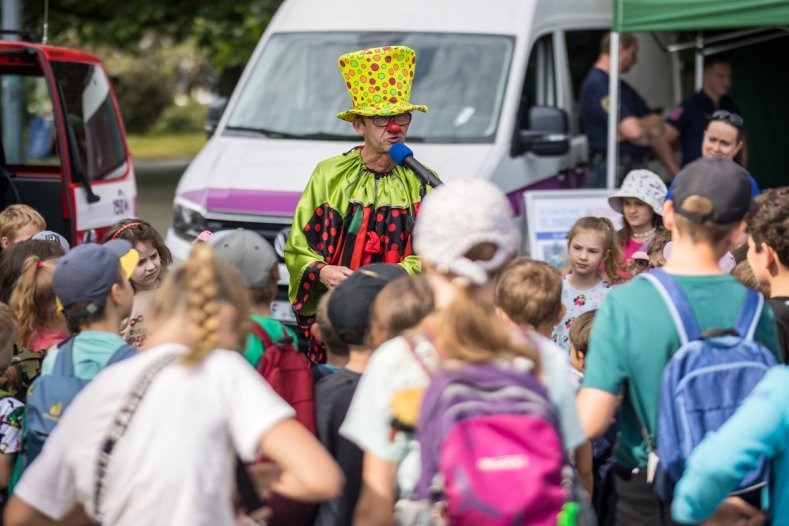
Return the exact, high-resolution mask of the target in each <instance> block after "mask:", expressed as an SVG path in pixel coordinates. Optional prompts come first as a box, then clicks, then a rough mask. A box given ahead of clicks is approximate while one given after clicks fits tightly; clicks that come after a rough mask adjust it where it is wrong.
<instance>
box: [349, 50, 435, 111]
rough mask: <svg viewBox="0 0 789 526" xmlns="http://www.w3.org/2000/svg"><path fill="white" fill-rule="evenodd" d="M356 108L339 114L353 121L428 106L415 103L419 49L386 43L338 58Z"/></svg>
mask: <svg viewBox="0 0 789 526" xmlns="http://www.w3.org/2000/svg"><path fill="white" fill-rule="evenodd" d="M337 64H338V65H339V66H340V71H341V72H342V77H343V79H344V80H345V87H346V88H347V89H348V94H349V95H350V96H351V101H352V102H353V109H351V110H347V111H344V112H342V113H338V114H337V117H339V118H340V119H342V120H344V121H349V122H352V121H353V120H354V119H356V117H372V116H374V115H384V116H386V115H397V114H399V113H408V112H411V111H414V110H419V111H422V112H426V111H427V106H424V105H421V104H411V102H410V98H411V85H412V83H413V81H414V69H415V68H416V52H414V50H413V49H411V48H408V47H405V46H384V47H378V48H373V49H365V50H361V51H354V52H353V53H347V54H345V55H343V56H341V57H340V58H339V59H338V60H337Z"/></svg>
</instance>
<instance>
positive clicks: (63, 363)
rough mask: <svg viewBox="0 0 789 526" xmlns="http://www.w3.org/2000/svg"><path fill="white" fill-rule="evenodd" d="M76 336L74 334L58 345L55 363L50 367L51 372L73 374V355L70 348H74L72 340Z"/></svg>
mask: <svg viewBox="0 0 789 526" xmlns="http://www.w3.org/2000/svg"><path fill="white" fill-rule="evenodd" d="M76 338H77V335H76V334H75V335H74V336H72V337H71V338H69V339H67V340H66V341H64V342H63V343H61V344H60V345H58V353H57V355H56V356H55V363H54V365H53V367H52V374H55V375H57V376H66V377H71V376H74V357H73V353H72V350H73V348H74V340H75V339H76Z"/></svg>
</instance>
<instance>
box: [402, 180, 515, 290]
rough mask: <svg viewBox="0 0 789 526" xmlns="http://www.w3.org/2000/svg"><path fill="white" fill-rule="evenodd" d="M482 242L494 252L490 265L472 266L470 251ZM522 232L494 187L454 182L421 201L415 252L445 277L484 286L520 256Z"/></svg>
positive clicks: (467, 182) (439, 188) (473, 263)
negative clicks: (448, 275) (517, 252)
mask: <svg viewBox="0 0 789 526" xmlns="http://www.w3.org/2000/svg"><path fill="white" fill-rule="evenodd" d="M481 243H490V244H492V245H494V246H495V247H496V252H495V253H494V254H493V257H492V258H491V259H490V260H487V261H472V260H470V259H468V258H466V257H465V255H466V254H467V253H468V251H469V250H470V249H471V248H472V247H474V246H476V245H479V244H481ZM519 245H520V232H518V228H517V225H516V222H515V217H514V215H513V213H512V207H511V206H510V203H509V201H508V200H507V198H506V197H505V196H504V194H503V193H502V192H501V190H499V188H498V187H497V186H495V185H494V184H493V183H491V182H489V181H485V180H481V179H472V180H465V181H451V182H448V183H446V184H444V185H442V186H439V187H438V188H436V189H435V190H433V191H432V192H430V193H429V194H428V195H427V196H426V197H425V199H424V200H423V201H422V205H421V207H420V209H419V215H418V216H417V220H416V226H415V227H414V251H415V252H416V254H417V255H418V256H420V257H421V258H422V259H424V260H425V261H427V262H429V263H430V264H432V265H433V266H434V267H435V268H436V270H438V272H441V273H442V274H455V275H457V276H461V277H464V278H467V279H468V280H470V281H471V282H472V283H474V284H476V285H484V284H485V283H486V282H487V281H488V279H489V278H490V275H491V274H492V273H493V272H495V271H497V270H499V269H500V268H501V267H502V266H503V265H504V264H505V263H506V262H507V261H509V259H510V258H511V257H512V256H513V255H514V254H515V253H516V251H517V250H518V246H519Z"/></svg>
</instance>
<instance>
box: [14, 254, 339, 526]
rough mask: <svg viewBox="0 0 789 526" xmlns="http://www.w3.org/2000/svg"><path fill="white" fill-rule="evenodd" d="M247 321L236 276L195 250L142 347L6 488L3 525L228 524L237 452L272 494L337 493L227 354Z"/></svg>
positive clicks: (313, 496) (278, 402) (312, 452)
mask: <svg viewBox="0 0 789 526" xmlns="http://www.w3.org/2000/svg"><path fill="white" fill-rule="evenodd" d="M247 317H248V299H247V291H246V287H245V286H244V284H243V282H242V281H241V279H240V277H239V276H238V274H237V273H236V272H235V270H233V269H232V268H231V267H229V266H228V265H227V264H225V263H223V262H221V261H218V260H216V259H214V258H213V257H212V254H211V247H209V246H208V245H206V244H204V243H199V244H196V245H195V246H194V247H193V249H192V253H191V254H190V256H189V259H188V261H187V262H186V263H185V264H184V265H181V266H179V267H178V268H176V269H174V270H173V271H171V272H170V273H168V276H167V278H166V279H165V280H164V283H163V284H162V286H161V288H160V290H159V293H158V294H157V295H156V297H155V299H154V301H153V305H152V309H151V318H150V328H151V332H150V333H149V338H148V345H147V346H146V348H145V350H144V351H143V352H141V353H139V354H138V355H137V356H135V357H133V358H131V359H128V360H125V361H123V362H121V363H119V364H117V365H115V366H113V367H110V368H107V369H106V370H104V371H102V372H101V373H100V374H99V375H98V376H97V377H96V378H95V379H94V380H93V382H91V383H90V384H88V386H87V387H85V389H83V391H82V392H81V393H80V396H79V397H77V398H76V399H75V400H74V402H73V403H72V405H71V407H73V410H72V409H70V410H69V411H68V412H67V413H65V415H64V416H63V418H62V419H61V421H60V423H59V425H58V428H57V430H56V432H55V433H54V434H53V435H52V436H51V437H50V440H49V441H48V442H47V447H46V448H45V450H44V452H43V453H42V454H41V456H40V457H39V458H38V459H37V461H36V462H35V463H34V464H33V465H32V466H31V467H30V469H28V470H27V472H25V474H24V476H23V478H22V480H21V481H20V483H19V485H18V486H17V487H16V491H15V493H14V496H13V498H12V499H11V501H10V502H9V504H8V507H7V509H6V515H5V519H6V524H7V525H9V526H20V525H27V524H30V525H32V524H48V523H49V522H47V521H52V520H62V519H63V518H64V517H66V516H67V515H70V514H71V517H77V516H79V515H80V514H81V515H82V518H83V522H99V521H100V522H102V523H104V524H114V525H117V526H124V525H137V524H194V525H206V526H207V525H214V524H223V525H228V524H233V523H234V521H235V516H236V511H235V510H234V505H233V490H234V487H235V480H234V479H235V477H234V476H233V472H234V466H235V462H236V460H235V458H236V456H237V457H240V459H241V460H242V461H244V462H251V461H252V460H254V459H255V458H256V457H258V456H260V455H265V456H267V457H268V458H270V459H271V460H272V461H273V462H274V463H275V464H276V465H277V466H278V468H279V472H278V476H276V477H275V480H274V482H273V484H272V486H271V489H272V490H273V491H275V492H277V493H279V494H282V495H287V496H289V497H293V498H296V499H302V500H307V501H320V500H326V499H330V498H333V497H335V496H336V495H337V494H338V493H339V491H340V489H341V487H342V475H341V472H340V470H339V468H338V467H337V465H336V464H335V463H334V462H333V461H332V459H331V457H330V456H329V455H328V453H327V452H326V451H325V450H324V449H323V448H322V447H321V445H320V444H319V442H318V441H317V439H316V438H315V437H314V436H312V435H311V434H310V433H309V432H308V431H307V430H306V429H305V428H304V427H303V426H301V425H300V424H299V423H297V422H296V421H295V420H294V419H293V416H294V411H293V409H292V408H291V407H290V406H289V405H288V404H287V403H285V402H284V401H283V400H282V399H280V398H279V397H278V396H277V395H276V394H275V393H274V392H273V391H272V389H271V388H270V387H269V386H268V384H266V382H265V381H264V380H263V379H262V378H261V377H260V375H259V374H258V373H257V372H256V371H255V370H254V369H253V368H252V367H250V366H249V364H248V363H247V362H246V361H245V360H244V358H243V356H241V353H240V352H238V350H237V349H239V348H240V346H241V345H242V344H243V341H244V338H245V337H246V331H245V330H244V327H245V325H246V323H247ZM108 430H111V432H110V431H108ZM100 451H103V452H104V453H103V454H101V455H100Z"/></svg>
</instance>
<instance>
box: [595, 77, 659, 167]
mask: <svg viewBox="0 0 789 526" xmlns="http://www.w3.org/2000/svg"><path fill="white" fill-rule="evenodd" d="M619 86H620V87H619V97H620V104H619V121H618V122H622V120H624V119H626V118H627V117H639V118H640V117H643V116H645V115H647V114H648V113H649V107H648V106H647V103H646V101H645V100H644V98H643V97H641V95H639V94H638V92H637V91H636V90H635V89H633V87H632V86H631V85H630V84H628V83H627V82H625V81H624V80H623V81H620V83H619ZM609 101H610V99H609V97H608V73H606V72H605V71H603V70H600V69H597V68H592V70H591V71H590V72H589V74H588V75H586V78H585V79H584V82H583V84H581V96H580V106H581V130H582V131H583V132H584V133H585V134H586V136H587V138H588V139H589V151H590V152H592V153H596V152H605V151H606V150H607V139H608V109H609V108H608V107H609ZM649 151H650V149H649V148H647V147H645V146H637V145H635V144H633V143H631V142H628V141H620V142H619V154H620V155H633V156H646V155H648V154H649Z"/></svg>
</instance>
